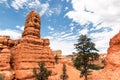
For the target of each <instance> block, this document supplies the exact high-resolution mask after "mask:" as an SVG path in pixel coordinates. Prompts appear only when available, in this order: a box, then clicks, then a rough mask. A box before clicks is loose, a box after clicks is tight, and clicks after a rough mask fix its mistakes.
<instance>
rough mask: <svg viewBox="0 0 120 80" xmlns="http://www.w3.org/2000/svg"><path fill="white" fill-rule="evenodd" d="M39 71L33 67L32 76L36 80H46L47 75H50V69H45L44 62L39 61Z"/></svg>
mask: <svg viewBox="0 0 120 80" xmlns="http://www.w3.org/2000/svg"><path fill="white" fill-rule="evenodd" d="M39 67H40V69H39V71H37V70H36V69H35V68H34V69H33V73H34V76H35V78H36V79H37V80H48V77H49V76H50V75H51V71H49V70H47V68H46V67H45V63H44V62H40V63H39Z"/></svg>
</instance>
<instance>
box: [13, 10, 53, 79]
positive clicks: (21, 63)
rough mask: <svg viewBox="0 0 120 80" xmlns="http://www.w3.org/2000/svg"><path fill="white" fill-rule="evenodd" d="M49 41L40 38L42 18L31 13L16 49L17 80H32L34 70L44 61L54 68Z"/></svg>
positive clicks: (15, 68) (15, 67)
mask: <svg viewBox="0 0 120 80" xmlns="http://www.w3.org/2000/svg"><path fill="white" fill-rule="evenodd" d="M49 44H50V42H49V39H42V38H40V16H39V14H38V13H36V12H35V11H31V12H30V13H29V14H28V15H27V18H26V23H25V28H24V32H23V34H22V39H21V40H20V43H19V45H17V46H15V47H14V50H13V51H14V52H13V59H14V61H13V62H14V71H15V77H16V79H19V80H23V79H32V77H33V68H39V66H38V63H39V62H40V61H44V62H45V64H46V67H47V68H48V69H52V68H54V56H53V54H52V52H51V49H50V47H49Z"/></svg>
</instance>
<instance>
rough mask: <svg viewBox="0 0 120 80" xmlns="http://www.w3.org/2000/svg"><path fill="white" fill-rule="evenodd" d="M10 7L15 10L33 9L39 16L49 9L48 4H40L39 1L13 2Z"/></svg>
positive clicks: (19, 0) (17, 0)
mask: <svg viewBox="0 0 120 80" xmlns="http://www.w3.org/2000/svg"><path fill="white" fill-rule="evenodd" d="M11 6H12V7H13V8H14V9H16V10H19V9H35V10H37V11H38V12H39V13H40V15H41V16H42V15H43V14H45V13H46V11H47V10H48V9H49V4H48V3H44V4H41V2H40V1H39V0H13V1H12V3H11Z"/></svg>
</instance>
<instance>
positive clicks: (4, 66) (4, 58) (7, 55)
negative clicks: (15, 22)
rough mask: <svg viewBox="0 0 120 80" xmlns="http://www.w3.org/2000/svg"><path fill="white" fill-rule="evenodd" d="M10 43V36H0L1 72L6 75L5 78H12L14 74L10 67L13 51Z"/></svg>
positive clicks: (8, 79) (7, 79)
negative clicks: (9, 45)
mask: <svg viewBox="0 0 120 80" xmlns="http://www.w3.org/2000/svg"><path fill="white" fill-rule="evenodd" d="M7 45H8V38H7V37H5V36H0V74H3V76H5V80H12V78H13V74H12V70H11V67H10V59H11V51H10V49H9V47H8V46H7Z"/></svg>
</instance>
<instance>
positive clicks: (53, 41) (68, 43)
mask: <svg viewBox="0 0 120 80" xmlns="http://www.w3.org/2000/svg"><path fill="white" fill-rule="evenodd" d="M45 38H49V39H50V47H51V48H52V49H53V50H62V53H63V54H64V55H68V54H72V52H74V51H75V50H74V43H75V42H76V40H77V36H75V35H73V33H69V32H68V33H66V32H56V33H53V34H51V35H50V36H46V37H45Z"/></svg>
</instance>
